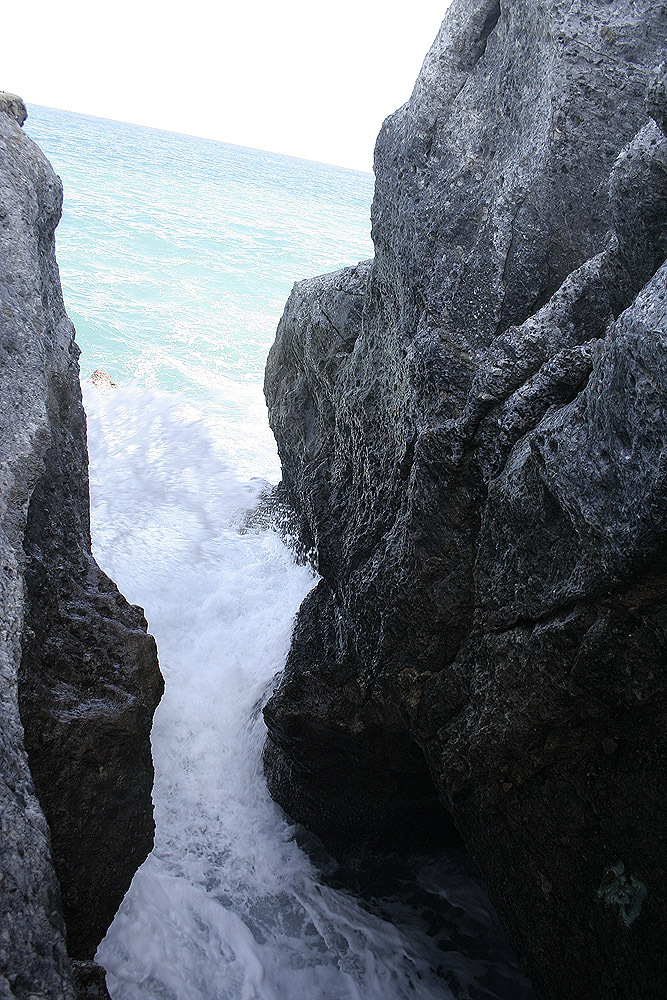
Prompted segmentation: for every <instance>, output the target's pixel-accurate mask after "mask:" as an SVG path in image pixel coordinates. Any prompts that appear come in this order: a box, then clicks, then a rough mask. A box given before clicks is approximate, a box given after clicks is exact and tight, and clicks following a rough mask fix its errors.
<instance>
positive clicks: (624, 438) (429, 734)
mask: <svg viewBox="0 0 667 1000" xmlns="http://www.w3.org/2000/svg"><path fill="white" fill-rule="evenodd" d="M666 42H667V3H665V2H662V0H661V2H654V0H640V2H630V0H617V2H614V3H598V2H593V0H578V2H577V3H563V2H557V0H553V2H551V3H548V4H544V3H541V2H537V0H522V2H519V0H505V2H501V3H500V4H498V3H497V2H493V0H454V3H453V4H452V6H451V8H450V9H449V12H448V14H447V16H446V18H445V21H444V23H443V26H442V29H441V31H440V33H439V35H438V38H437V39H436V42H435V43H434V46H433V48H432V49H431V51H430V53H429V54H428V55H427V57H426V60H425V62H424V66H423V68H422V72H421V74H420V77H419V79H418V81H417V84H416V86H415V89H414V92H413V95H412V98H411V100H410V101H409V102H408V104H407V105H405V106H404V107H403V108H402V109H400V110H399V111H398V112H397V113H396V114H395V115H393V116H392V117H391V118H389V119H388V120H387V122H386V123H385V125H384V126H383V129H382V131H381V133H380V136H379V138H378V142H377V146H376V160H375V166H376V190H375V199H374V203H373V212H372V216H373V238H374V242H375V249H376V256H375V259H374V261H373V262H370V263H366V264H363V265H360V266H359V268H356V269H348V270H346V271H342V272H339V273H338V274H337V275H329V276H326V277H324V278H320V279H313V280H311V281H308V282H302V283H300V284H299V285H297V286H295V289H294V291H293V292H292V295H291V297H290V300H289V301H288V303H287V306H286V308H285V313H284V316H283V319H282V320H281V324H280V326H279V328H278V333H277V337H276V343H275V345H274V347H273V349H272V352H271V355H270V357H269V362H268V364H267V378H266V395H267V401H268V404H269V412H270V420H271V424H272V427H273V429H274V433H275V435H276V439H277V442H278V447H279V451H280V455H281V459H282V462H283V491H284V494H285V495H287V496H288V497H289V498H290V499H291V502H292V504H293V506H294V508H295V510H296V513H297V517H298V519H299V522H300V524H301V533H302V537H303V540H304V544H305V545H307V546H314V549H315V552H316V556H315V559H316V564H317V567H318V569H319V571H320V573H321V575H322V577H323V580H322V582H321V583H320V584H319V586H318V588H317V590H316V591H315V592H314V594H312V595H310V596H309V598H308V599H307V600H306V601H305V602H304V605H303V606H302V608H301V610H300V612H299V616H298V619H297V624H296V628H295V632H294V636H293V641H292V648H291V651H290V654H289V658H288V663H287V668H286V671H285V674H284V677H283V679H282V681H281V684H280V687H279V689H278V691H277V692H276V693H275V694H274V696H273V698H272V699H271V701H270V702H269V704H268V706H267V709H266V718H267V724H268V727H269V744H268V745H267V752H266V770H267V777H268V779H269V785H270V787H271V789H272V791H273V792H274V794H275V795H276V796H277V797H278V798H279V800H280V801H282V802H283V803H284V804H285V805H286V807H287V808H288V809H289V810H291V812H292V815H293V816H294V817H295V818H296V819H298V820H300V821H302V822H304V823H305V824H306V825H308V824H309V823H310V824H311V825H312V826H313V827H314V828H316V829H317V831H318V832H319V833H320V835H322V836H324V837H325V839H326V837H327V835H329V836H331V824H330V822H329V820H328V819H327V817H329V816H333V815H334V810H333V803H334V802H335V801H337V803H338V806H337V810H336V813H337V817H338V818H339V822H342V824H343V827H345V825H346V823H347V825H348V827H349V829H350V830H353V829H354V828H355V825H356V828H357V830H361V832H360V836H361V837H363V836H364V835H365V831H364V829H363V827H364V822H365V823H366V828H367V829H369V830H372V829H373V826H374V825H375V827H377V826H378V825H383V824H385V825H386V829H387V832H389V831H390V830H391V831H392V832H393V833H395V835H396V836H397V837H403V836H405V837H407V838H408V839H409V836H410V825H409V822H408V823H404V824H401V823H400V820H399V819H397V817H400V816H401V814H402V815H404V816H407V815H408V813H407V809H401V808H400V804H401V802H402V801H403V802H404V804H405V805H406V806H407V804H408V802H409V798H407V797H406V798H405V800H402V799H401V796H402V795H403V794H404V791H405V788H406V787H407V786H409V780H408V781H407V782H405V781H401V780H400V776H401V774H405V772H404V766H405V749H406V748H407V747H411V748H413V750H412V753H411V760H412V762H413V766H414V768H415V770H414V773H418V772H419V767H417V764H416V761H417V760H418V759H422V755H423V760H425V761H426V764H427V766H428V769H429V771H430V774H431V776H432V779H433V781H434V785H435V787H436V789H437V791H438V793H439V796H440V799H441V801H442V802H443V803H444V804H445V805H446V807H447V808H448V810H449V811H450V813H451V816H452V817H453V819H454V821H455V823H456V826H457V828H458V830H459V831H460V833H461V834H462V836H463V838H464V840H465V841H466V843H467V844H468V846H469V847H470V849H471V850H472V852H473V854H474V856H475V858H476V860H477V861H478V863H479V864H480V866H481V868H482V870H483V872H484V874H485V876H486V878H487V879H488V883H489V888H490V890H491V894H492V897H493V899H494V902H495V904H496V906H497V908H498V910H499V912H500V914H501V916H502V918H503V920H504V922H505V925H506V926H507V928H508V930H509V931H510V934H511V936H512V938H513V940H514V943H515V945H516V947H517V950H518V952H519V954H520V956H521V958H522V960H523V962H524V964H525V967H526V970H527V971H528V972H529V974H530V975H531V977H532V978H533V981H534V983H535V986H536V988H537V990H538V992H539V993H540V995H541V996H543V997H547V998H553V1000H590V998H591V997H598V996H599V997H603V996H604V997H605V1000H611V998H613V1000H629V998H637V1000H639V998H642V1000H646V998H647V997H655V998H657V997H658V996H661V992H660V991H662V990H664V983H665V981H667V967H666V960H665V956H664V949H663V948H662V945H661V943H660V942H661V941H662V940H664V936H665V933H666V931H667V926H666V923H665V921H666V919H667V916H666V915H667V898H666V889H665V881H666V877H667V876H666V873H665V860H664V859H665V857H666V856H667V853H666V851H665V841H664V829H663V824H662V821H661V820H660V812H661V809H662V805H661V803H662V802H663V801H664V797H665V792H666V791H667V788H666V787H665V786H666V785H667V777H666V774H667V772H666V771H665V767H664V763H665V755H666V753H667V746H666V744H665V736H664V733H665V711H666V700H665V666H666V653H667V648H666V640H665V634H666V633H665V623H666V622H667V603H666V601H665V594H666V591H667V578H666V576H665V569H666V566H665V531H666V528H667V506H666V504H665V501H664V496H665V484H664V481H663V477H664V469H663V465H664V461H663V457H664V456H663V452H664V448H665V444H666V443H667V442H666V440H665V433H666V429H667V425H666V424H665V418H664V414H665V413H666V412H667V399H665V392H666V391H667V382H666V376H665V372H666V371H667V364H666V363H667V358H665V357H663V354H664V344H663V341H664V340H665V337H666V336H667V313H666V312H665V296H666V295H667V272H666V271H665V268H664V267H663V266H662V265H663V262H664V261H665V258H666V257H667V137H666V136H665V134H664V132H663V131H662V127H663V125H664V120H665V118H664V104H665V101H664V64H663V65H661V66H660V67H659V69H658V71H657V72H656V73H655V74H653V68H654V67H655V66H656V65H657V64H658V63H660V62H661V60H662V59H664V55H663V50H664V47H665V43H666ZM647 87H648V90H647ZM648 114H650V115H651V117H652V118H653V119H654V120H653V121H648V122H647V116H648ZM392 745H394V746H397V747H400V748H401V749H400V752H399V753H397V754H393V753H392V749H391V747H392ZM360 747H361V748H363V750H364V754H365V757H364V760H363V766H362V765H361V763H360V754H359V748H360ZM373 773H374V774H375V779H374V782H373ZM371 787H372V788H373V794H372V795H370V796H369V795H368V794H366V800H365V801H364V803H363V808H360V796H363V794H364V792H363V789H369V788H371ZM421 801H422V802H423V803H424V804H425V811H426V812H428V808H429V807H428V804H427V796H426V795H424V797H423V799H422V800H421ZM390 803H391V804H390ZM392 807H393V808H392ZM341 815H342V819H340V817H341ZM364 817H365V820H364ZM432 817H433V822H434V825H435V826H437V825H438V824H441V823H443V822H444V821H443V820H442V819H441V818H440V817H437V818H436V814H435V812H434V811H433V812H432ZM390 824H391V826H390ZM328 827H329V828H328ZM375 833H376V834H377V830H376V831H375ZM335 836H338V833H337V832H336V835H335ZM619 863H622V865H623V866H624V867H623V869H622V870H621V871H620V872H617V868H618V864H619ZM610 873H611V874H610ZM624 899H627V901H626V902H624V901H623V900H624ZM633 908H634V909H633ZM635 910H636V912H635ZM630 917H632V919H630Z"/></svg>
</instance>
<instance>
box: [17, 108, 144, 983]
mask: <svg viewBox="0 0 667 1000" xmlns="http://www.w3.org/2000/svg"><path fill="white" fill-rule="evenodd" d="M19 117H20V116H19ZM17 121H18V119H16V120H15V116H13V115H10V114H8V113H6V111H5V110H2V108H1V107H0V382H1V389H2V401H3V406H2V410H1V411H0V450H1V452H2V466H1V471H0V586H1V589H0V616H1V617H0V627H1V628H2V638H3V642H2V646H1V648H0V712H1V714H2V719H1V720H0V734H1V736H0V739H1V741H2V753H1V754H0V798H1V800H2V803H1V808H0V855H1V861H0V878H1V880H2V889H1V891H0V993H1V994H2V996H3V997H4V996H7V997H16V998H27V997H34V996H39V997H49V998H52V997H53V998H61V997H62V998H66V1000H70V998H73V996H74V992H73V991H74V987H73V984H72V978H71V970H70V962H69V958H68V954H67V949H66V943H65V935H66V933H67V945H68V947H69V953H70V955H71V956H73V957H75V958H78V959H82V960H83V959H91V958H92V956H93V954H94V952H95V949H96V947H97V944H98V943H99V941H100V939H101V937H102V935H103V934H104V932H105V930H106V928H107V926H108V924H109V922H110V920H111V918H112V917H113V914H114V912H115V910H116V908H117V907H118V905H119V903H120V901H121V899H122V896H123V894H124V892H125V891H126V889H127V887H128V885H129V882H130V879H131V877H132V874H133V872H134V870H135V869H136V867H137V866H138V864H139V863H140V862H141V861H142V860H143V858H144V857H145V856H146V854H147V853H148V851H149V850H150V847H151V843H152V833H153V821H152V806H151V797H150V793H151V784H152V762H151V755H150V724H151V717H152V713H153V710H154V708H155V705H156V704H157V701H158V699H159V697H160V693H161V690H162V679H161V677H160V674H159V670H158V666H157V659H156V655H155V644H154V642H153V640H152V638H150V637H149V636H147V634H146V623H145V621H144V619H143V615H142V613H141V610H140V609H139V608H133V607H130V606H129V605H128V604H127V602H126V601H125V600H124V599H123V598H122V596H121V595H120V594H119V593H118V590H117V589H116V587H115V586H114V584H113V583H112V582H111V581H110V580H109V579H108V578H107V577H105V576H104V574H103V573H102V572H101V571H100V570H99V568H98V567H97V565H96V564H95V562H94V560H93V557H92V555H91V551H90V526H89V513H88V458H87V452H86V425H85V415H84V411H83V407H82V404H81V391H80V387H79V368H78V361H77V358H78V354H79V351H78V348H77V346H76V344H75V342H74V328H73V327H72V324H71V323H70V321H69V319H68V318H67V315H66V313H65V309H64V306H63V300H62V293H61V289H60V281H59V276H58V269H57V265H56V260H55V253H54V231H55V227H56V225H57V222H58V220H59V218H60V211H61V205H62V189H61V184H60V181H59V179H58V178H57V177H56V176H55V174H54V173H53V170H52V169H51V167H50V165H49V163H48V162H47V160H46V159H45V158H44V156H43V155H42V153H41V152H40V150H39V149H38V148H37V147H36V146H35V145H34V143H32V142H31V140H30V139H28V137H27V136H26V135H25V134H24V133H23V132H22V131H21V129H20V127H19V125H18V124H17ZM26 750H27V753H26ZM45 817H46V818H45ZM47 820H48V825H47ZM54 865H55V870H54ZM63 903H64V912H65V917H66V921H67V932H66V930H65V923H64V921H63Z"/></svg>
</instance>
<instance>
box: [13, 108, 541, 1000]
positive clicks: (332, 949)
mask: <svg viewBox="0 0 667 1000" xmlns="http://www.w3.org/2000/svg"><path fill="white" fill-rule="evenodd" d="M26 131H27V132H28V134H30V135H31V136H32V137H33V138H34V139H35V140H36V141H37V142H38V143H39V145H40V146H41V147H42V149H44V151H45V152H46V154H47V155H48V156H49V158H50V160H51V162H52V163H53V165H54V167H55V169H56V171H57V172H58V173H59V174H60V176H61V177H62V179H63V183H64V189H65V200H64V212H63V219H62V222H61V224H60V226H59V229H58V233H57V251H58V260H59V265H60V272H61V278H62V283H63V289H64V295H65V303H66V306H67V309H68V312H69V314H70V316H71V318H72V319H73V321H74V324H75V326H76V329H77V339H78V342H79V346H80V347H81V350H82V355H81V374H82V387H83V391H84V402H85V405H86V411H87V415H88V440H89V450H90V460H91V518H92V529H93V548H94V552H95V554H96V557H97V559H98V561H99V562H100V564H101V565H102V567H103V568H104V569H105V570H106V571H107V572H108V573H109V574H110V575H111V576H112V577H113V578H114V579H115V580H116V582H117V583H118V585H119V586H120V588H121V590H123V592H124V593H125V594H126V596H127V597H128V599H129V600H131V601H133V602H134V603H137V604H140V605H141V606H142V607H144V608H145V610H146V616H147V618H148V621H149V626H150V629H151V631H152V632H153V634H154V635H155V637H156V639H157V643H158V650H159V655H160V663H161V667H162V671H163V674H164V676H165V680H166V691H165V695H164V698H163V700H162V703H161V705H160V707H159V708H158V711H157V713H156V716H155V724H154V729H153V755H154V759H155V768H156V778H155V789H154V802H155V818H156V827H157V828H156V838H155V848H154V851H153V853H152V854H151V855H150V857H149V858H148V859H147V861H146V862H145V864H144V865H143V866H142V868H141V869H140V870H139V871H138V872H137V874H136V876H135V878H134V881H133V883H132V886H131V888H130V890H129V892H128V894H127V896H126V898H125V900H124V902H123V904H122V906H121V908H120V910H119V913H118V914H117V916H116V919H115V921H114V923H113V924H112V926H111V928H110V930H109V933H108V935H107V937H106V939H105V940H104V942H103V943H102V945H101V946H100V949H99V952H98V956H97V957H98V961H99V962H100V963H101V964H102V965H104V967H105V968H106V970H107V982H108V986H109V990H110V993H111V995H112V997H113V998H114V1000H148V998H161V1000H408V998H412V1000H435V998H450V1000H453V998H455V1000H528V998H529V996H530V994H529V988H528V986H527V984H526V983H525V981H524V980H523V979H522V977H521V975H520V973H519V972H518V970H517V969H516V965H515V962H514V959H513V958H512V956H511V954H510V952H509V951H508V949H507V946H506V944H505V942H504V938H503V935H502V933H501V932H500V930H499V928H498V927H497V924H496V922H495V918H494V915H493V912H492V909H491V907H490V904H489V902H488V899H487V897H486V894H485V892H484V889H483V887H482V886H481V884H480V883H479V880H478V879H477V877H476V875H475V873H474V870H473V869H472V868H471V866H470V864H469V863H468V862H467V861H466V859H465V858H463V857H462V856H455V855H452V856H448V857H442V858H415V859H411V860H410V861H409V862H399V861H398V860H397V859H394V860H392V859H383V861H382V868H381V870H382V871H383V872H384V873H385V874H384V876H383V877H382V878H379V877H378V875H377V872H376V873H375V874H374V875H373V876H372V877H371V878H370V879H366V882H365V888H364V887H363V886H362V885H361V882H363V881H364V880H363V879H362V880H361V882H360V881H359V880H357V881H358V883H359V884H358V887H357V889H358V894H357V895H355V893H354V892H353V891H352V887H351V883H349V884H348V885H347V887H346V888H341V887H340V886H341V885H342V884H343V883H344V879H342V878H341V877H337V878H332V877H331V872H332V866H333V867H335V866H334V865H333V862H332V861H331V860H330V859H329V861H328V862H327V866H328V875H327V877H326V878H325V877H324V875H323V873H322V871H321V870H320V868H318V866H317V865H316V864H315V862H314V860H313V858H312V851H311V855H310V856H309V855H307V854H306V853H304V851H303V850H302V848H301V847H300V846H299V842H298V841H301V840H302V837H301V836H300V835H299V831H298V830H296V829H295V828H294V827H293V826H292V825H291V824H290V821H289V819H288V817H286V816H285V815H284V813H283V812H282V811H281V810H280V809H279V808H278V806H276V805H275V804H274V803H273V802H272V801H271V799H270V798H269V796H268V793H267V791H266V786H265V783H264V779H263V775H262V769H261V748H262V743H263V739H264V728H263V722H262V716H261V707H262V704H263V703H264V701H265V700H266V698H267V697H268V694H269V693H270V691H271V687H272V685H273V683H274V678H275V675H276V674H277V673H278V672H279V671H280V670H281V669H282V667H283V665H284V661H285V656H286V653H287V648H288V645H289V638H290V632H291V627H292V620H293V616H294V614H295V612H296V610H297V608H298V606H299V603H300V602H301V600H302V599H303V597H304V596H305V594H306V593H307V592H308V590H309V589H310V588H311V587H312V586H313V585H314V583H315V577H314V576H313V574H312V573H311V571H310V570H309V569H308V568H307V567H304V566H300V565H297V564H296V563H295V562H294V560H293V558H292V555H291V553H290V551H289V550H288V549H287V548H286V547H285V545H284V544H283V542H282V541H281V540H280V538H279V537H278V536H277V535H276V534H275V533H273V532H272V531H269V530H257V531H245V530H239V529H240V528H242V525H243V520H244V515H245V514H246V513H247V511H248V510H249V509H251V508H252V506H253V504H254V503H255V502H256V499H257V497H258V495H259V493H260V492H261V490H262V489H263V488H264V486H265V485H266V482H267V481H269V482H277V481H278V480H279V479H280V467H279V462H278V457H277V454H276V450H275V445H274V443H273V439H272V436H271V433H270V431H269V428H268V424H267V420H266V412H265V408H264V402H263V396H262V379H263V369H264V362H265V358H266V354H267V351H268V349H269V347H270V345H271V342H272V340H273V336H274V332H275V327H276V324H277V322H278V319H279V318H280V314H281V312H282V308H283V305H284V301H285V299H286V297H287V295H288V294H289V291H290V288H291V286H292V284H293V282H294V281H295V280H299V279H300V278H305V277H311V276H312V275H314V274H318V273H322V272H325V271H329V270H334V269H336V268H338V267H342V266H345V265H348V264H352V263H356V262H357V261H358V260H360V259H363V258H366V257H369V256H371V255H372V245H371V241H370V222H369V210H370V201H371V197H372V187H373V178H372V177H371V176H370V175H366V174H361V173H356V172H353V171H346V170H341V169H339V168H336V167H330V166H326V165H323V164H317V163H310V162H307V161H303V160H296V159H290V158H288V157H284V156H278V155H275V154H272V153H265V152H259V151H256V150H250V149H242V148H239V147H235V146H228V145H224V144H222V143H215V142H210V141H207V140H203V139H196V138H192V137H189V136H183V135H173V134H170V133H165V132H159V131H155V130H152V129H146V128H139V127H137V126H133V125H127V124H121V123H118V122H111V121H105V120H99V119H95V118H90V117H86V116H82V115H75V114H71V113H67V112H63V111H55V110H52V109H46V108H40V107H30V108H29V119H28V122H27V124H26ZM96 369H103V370H104V371H106V372H107V373H108V374H109V375H110V376H111V378H112V379H113V381H114V382H115V383H116V385H115V387H109V386H104V385H95V384H93V383H92V382H91V380H90V375H91V373H92V372H93V371H94V370H96ZM379 870H380V868H378V871H379ZM339 874H340V873H339ZM334 884H336V885H337V886H338V888H334V887H333V885H334ZM406 884H409V885H410V891H409V893H408V894H406V892H405V891H404V888H403V890H402V891H398V890H399V888H400V887H401V885H403V887H404V886H405V885H406ZM371 885H372V889H371V888H369V887H370V886H371Z"/></svg>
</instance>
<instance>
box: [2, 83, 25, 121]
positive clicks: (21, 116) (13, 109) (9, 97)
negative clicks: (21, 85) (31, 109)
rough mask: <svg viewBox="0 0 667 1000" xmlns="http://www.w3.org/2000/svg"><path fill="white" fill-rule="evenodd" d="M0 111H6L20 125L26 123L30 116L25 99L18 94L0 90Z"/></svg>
mask: <svg viewBox="0 0 667 1000" xmlns="http://www.w3.org/2000/svg"><path fill="white" fill-rule="evenodd" d="M0 111H5V112H6V113H7V114H8V115H9V117H10V118H13V119H14V121H15V122H16V123H17V124H18V125H23V124H25V121H26V119H27V117H28V112H27V110H26V106H25V104H24V103H23V99H22V98H20V97H19V96H18V95H17V94H8V93H7V92H6V91H4V90H0Z"/></svg>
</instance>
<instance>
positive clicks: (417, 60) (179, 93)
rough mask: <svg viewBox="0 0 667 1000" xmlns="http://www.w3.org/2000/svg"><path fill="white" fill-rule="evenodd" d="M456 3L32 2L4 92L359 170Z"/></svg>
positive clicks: (17, 8)
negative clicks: (445, 15)
mask: <svg viewBox="0 0 667 1000" xmlns="http://www.w3.org/2000/svg"><path fill="white" fill-rule="evenodd" d="M450 2H451V0H410V2H409V0H402V2H397V0H332V2H329V3H326V4H318V3H317V0H282V2H281V0H246V2H245V3H244V2H243V0H235V2H229V0H208V2H205V0H190V2H189V3H187V2H181V3H173V2H171V0H115V2H112V3H104V2H97V0H61V2H58V0H27V2H26V3H24V4H18V3H8V4H6V5H5V9H4V10H3V12H2V35H3V45H2V58H1V61H0V90H7V91H10V92H13V93H18V94H20V95H21V96H22V97H23V98H24V100H25V101H26V102H27V103H28V104H30V103H32V104H44V105H46V106H48V107H54V108H64V109H66V110H68V111H80V112H83V113H85V114H92V115H97V116H99V117H102V118H114V119H117V120H120V121H127V122H134V123H137V124H140V125H153V126H155V127H156V128H163V129H168V130H170V131H173V132H187V133H189V134H192V135H199V136H205V137H207V138H211V139H222V140H223V141H225V142H231V143H237V144H239V145H243V146H253V147H255V148H258V149H268V150H272V151H274V152H279V153H289V154H291V155H293V156H302V157H305V158H307V159H312V160H321V161H323V162H325V163H337V164H341V165H342V166H347V167H354V168H357V169H360V170H370V169H371V168H372V157H373V146H374V143H375V137H376V135H377V133H378V132H379V130H380V126H381V124H382V122H383V120H384V118H385V117H386V116H387V115H388V114H390V113H391V112H392V111H394V110H395V109H396V108H397V107H399V106H400V105H401V104H403V103H404V102H405V101H406V100H407V99H408V98H409V96H410V93H411V91H412V86H413V84H414V81H415V78H416V76H417V73H418V72H419V68H420V66H421V63H422V60H423V58H424V56H425V55H426V52H427V51H428V49H429V47H430V45H431V43H432V41H433V39H434V38H435V35H436V33H437V31H438V28H439V26H440V22H441V21H442V18H443V16H444V13H445V10H446V9H447V7H448V6H449V3H450Z"/></svg>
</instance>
